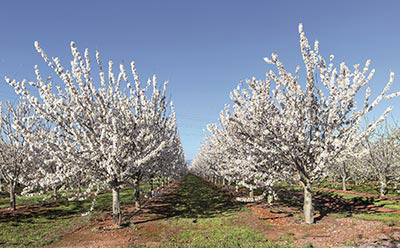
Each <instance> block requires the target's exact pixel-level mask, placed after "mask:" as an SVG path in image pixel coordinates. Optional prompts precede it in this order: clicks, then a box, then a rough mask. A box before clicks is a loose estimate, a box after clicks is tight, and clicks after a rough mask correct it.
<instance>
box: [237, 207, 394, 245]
mask: <svg viewBox="0 0 400 248" xmlns="http://www.w3.org/2000/svg"><path fill="white" fill-rule="evenodd" d="M251 210H252V211H251V212H243V213H241V218H240V219H241V223H242V224H243V225H246V226H250V227H253V228H254V229H255V230H257V231H258V232H261V233H263V234H264V235H265V236H266V237H267V238H268V239H271V240H275V241H277V242H279V243H282V244H287V243H288V240H289V239H290V240H291V241H290V242H292V243H291V244H293V245H295V246H296V247H297V246H299V247H301V246H304V245H307V244H310V243H311V244H313V246H315V247H341V246H344V245H346V244H347V245H355V244H365V243H373V242H384V241H385V240H393V239H399V231H400V227H390V226H388V225H386V224H384V223H382V222H378V221H366V220H361V219H356V218H334V217H332V216H325V217H324V218H322V219H321V220H320V221H318V222H317V223H316V224H313V225H306V224H303V223H301V220H300V218H299V217H298V216H299V215H301V213H300V212H299V211H298V210H296V209H294V208H288V207H285V206H281V205H279V204H278V205H277V204H275V205H273V206H268V205H263V204H258V205H255V206H251ZM260 222H263V223H262V224H261V223H260ZM394 247H397V246H394Z"/></svg>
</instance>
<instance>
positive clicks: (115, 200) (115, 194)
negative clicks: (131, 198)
mask: <svg viewBox="0 0 400 248" xmlns="http://www.w3.org/2000/svg"><path fill="white" fill-rule="evenodd" d="M112 205H113V207H112V210H113V221H114V224H117V225H119V226H120V225H121V221H122V216H121V207H120V197H119V188H118V187H113V188H112Z"/></svg>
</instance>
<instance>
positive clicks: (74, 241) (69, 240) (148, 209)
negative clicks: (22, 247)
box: [48, 183, 179, 247]
mask: <svg viewBox="0 0 400 248" xmlns="http://www.w3.org/2000/svg"><path fill="white" fill-rule="evenodd" d="M178 187H179V184H178V183H172V184H171V185H169V186H168V187H167V188H166V189H163V190H162V191H161V192H162V194H161V195H160V196H159V197H155V198H154V199H152V200H151V201H147V202H146V203H145V204H144V205H143V207H142V209H141V210H140V211H137V210H136V209H135V208H134V207H125V208H123V209H122V212H123V213H124V222H125V223H131V224H129V225H126V226H122V227H118V226H115V225H114V224H112V216H111V214H110V213H108V214H103V215H101V216H99V217H97V218H96V220H94V221H92V222H90V223H88V224H85V225H83V226H82V227H81V228H80V229H77V230H75V231H74V232H72V233H70V234H68V235H66V236H64V237H63V238H62V240H61V241H59V242H56V243H54V244H51V245H49V246H48V247H126V246H128V245H129V244H141V245H148V246H157V245H159V244H160V241H162V240H167V239H168V233H174V232H177V231H178V230H173V229H171V228H169V227H167V226H165V225H163V224H161V223H159V222H157V221H158V220H161V219H164V218H168V217H169V216H168V214H171V211H170V210H171V208H172V206H173V205H172V204H171V199H173V198H174V194H175V192H176V191H177V188H178ZM162 212H165V213H166V215H164V214H162Z"/></svg>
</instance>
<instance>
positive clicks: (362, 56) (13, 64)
mask: <svg viewBox="0 0 400 248" xmlns="http://www.w3.org/2000/svg"><path fill="white" fill-rule="evenodd" d="M0 10H1V14H0V31H1V43H0V44H1V46H0V76H1V77H2V78H3V76H4V75H8V76H10V77H12V78H17V79H23V78H27V79H31V80H33V79H34V77H33V75H34V73H33V65H34V64H39V66H40V67H41V68H45V67H46V65H45V64H44V62H43V61H42V60H41V58H40V57H39V55H38V54H37V53H36V51H35V50H34V48H33V42H34V40H38V41H40V43H41V46H42V47H43V48H44V49H45V50H46V51H47V53H48V54H49V55H50V56H59V57H60V58H61V59H62V61H64V62H68V61H69V59H70V58H71V55H70V54H69V52H70V49H69V43H70V41H71V40H74V41H75V42H76V43H77V45H78V47H79V48H80V49H83V48H86V47H87V48H89V49H90V51H92V55H93V52H94V50H99V51H100V52H101V53H102V57H103V58H104V59H109V58H111V59H113V60H114V62H115V63H119V62H122V61H125V63H126V64H127V62H129V61H131V60H135V61H136V63H137V66H138V71H139V75H140V76H141V78H142V80H144V79H147V78H148V77H150V76H152V74H154V73H155V74H157V76H158V78H159V79H160V80H161V81H164V80H169V81H170V84H169V92H170V93H171V95H172V98H173V100H174V102H175V106H176V112H177V119H178V125H179V130H180V134H181V136H182V140H183V145H184V149H185V153H186V156H187V158H188V159H192V158H193V157H194V155H195V153H196V151H197V149H198V147H199V145H200V142H201V141H202V139H203V136H204V134H203V129H204V128H205V126H206V124H207V123H209V122H215V121H217V118H218V114H219V112H220V111H221V109H222V108H223V106H224V104H225V103H229V98H228V94H229V92H230V91H231V90H232V89H233V88H234V87H235V86H236V85H237V84H238V82H239V81H240V80H243V79H245V78H249V77H252V76H256V77H258V78H262V77H264V75H265V72H266V71H267V70H269V69H270V68H271V67H270V66H268V65H267V64H266V63H265V62H263V59H262V58H263V57H264V56H267V55H270V54H271V52H277V53H278V54H279V56H280V58H281V60H282V61H283V62H285V64H286V67H287V68H292V69H293V70H294V68H295V65H297V64H300V65H302V64H301V60H300V59H301V56H300V52H299V43H298V33H297V25H298V23H299V22H302V23H303V24H304V30H305V31H306V34H307V36H308V38H309V39H310V40H314V39H318V40H319V41H320V51H321V53H322V54H324V55H326V56H328V55H329V54H331V53H333V54H335V56H336V58H337V62H340V61H342V60H344V61H345V62H346V63H347V64H350V65H351V64H354V63H361V64H362V63H364V62H365V60H366V59H368V58H370V59H372V66H373V67H374V68H376V70H377V73H376V75H375V77H374V79H373V80H372V82H371V86H372V91H373V94H374V93H375V95H376V94H378V91H379V90H381V89H382V88H383V85H384V83H386V82H387V80H388V78H389V72H390V71H394V72H395V73H396V74H395V75H396V82H395V84H396V87H395V89H397V90H399V89H400V87H399V85H400V80H399V79H400V32H399V27H400V15H399V11H400V1H366V0H364V1H234V0H230V1H215V0H214V1H206V0H202V1H188V0H186V1H165V0H160V1H154V0H147V1H100V0H97V1H75V0H68V1H7V2H6V1H2V2H1V3H0ZM13 99H14V100H15V99H16V96H15V94H14V92H13V90H12V89H11V88H10V87H9V86H8V85H6V83H5V82H4V80H3V79H1V81H0V100H13ZM395 102H396V101H392V102H389V103H386V104H384V105H382V106H381V107H380V109H378V113H379V112H382V109H383V108H384V107H385V106H386V105H387V104H394V103H395ZM397 102H400V100H397ZM394 112H395V113H394V114H395V115H396V112H397V113H398V112H399V108H398V105H397V107H396V108H395V109H394Z"/></svg>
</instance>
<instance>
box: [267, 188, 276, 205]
mask: <svg viewBox="0 0 400 248" xmlns="http://www.w3.org/2000/svg"><path fill="white" fill-rule="evenodd" d="M267 194H268V195H267V203H268V204H269V205H271V204H272V202H273V200H274V194H275V192H274V190H272V189H268V193H267Z"/></svg>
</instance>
